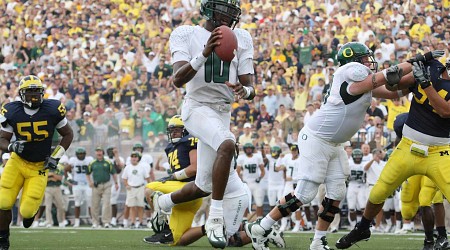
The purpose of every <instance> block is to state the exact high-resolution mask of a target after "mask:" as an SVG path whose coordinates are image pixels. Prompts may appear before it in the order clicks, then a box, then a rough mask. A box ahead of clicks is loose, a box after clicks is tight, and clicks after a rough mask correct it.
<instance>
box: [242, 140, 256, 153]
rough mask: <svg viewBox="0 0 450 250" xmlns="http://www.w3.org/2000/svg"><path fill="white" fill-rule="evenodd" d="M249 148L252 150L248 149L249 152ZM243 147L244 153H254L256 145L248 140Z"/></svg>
mask: <svg viewBox="0 0 450 250" xmlns="http://www.w3.org/2000/svg"><path fill="white" fill-rule="evenodd" d="M248 148H250V149H251V151H248V152H249V153H247V149H248ZM242 149H243V150H244V153H245V154H253V151H254V150H255V146H254V145H253V144H252V143H250V142H247V143H245V144H244V146H243V147H242Z"/></svg>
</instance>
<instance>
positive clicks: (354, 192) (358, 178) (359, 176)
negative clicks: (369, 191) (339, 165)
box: [347, 148, 366, 227]
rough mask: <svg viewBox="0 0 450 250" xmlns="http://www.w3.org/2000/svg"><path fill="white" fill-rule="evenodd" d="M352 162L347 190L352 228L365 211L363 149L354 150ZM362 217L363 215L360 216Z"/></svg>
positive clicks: (350, 162) (350, 163)
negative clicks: (358, 216)
mask: <svg viewBox="0 0 450 250" xmlns="http://www.w3.org/2000/svg"><path fill="white" fill-rule="evenodd" d="M351 159H352V161H349V167H350V176H349V179H348V188H347V206H348V210H349V213H348V218H349V222H350V226H351V227H354V226H355V225H356V220H357V215H358V213H360V212H361V211H364V207H365V205H366V204H365V201H366V200H365V199H366V186H365V185H364V182H365V181H364V165H363V164H362V159H363V152H362V151H361V149H357V148H356V149H353V151H352V158H351ZM360 215H361V214H360Z"/></svg>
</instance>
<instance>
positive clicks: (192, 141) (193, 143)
mask: <svg viewBox="0 0 450 250" xmlns="http://www.w3.org/2000/svg"><path fill="white" fill-rule="evenodd" d="M189 141H191V147H193V146H195V144H197V143H198V138H196V137H189Z"/></svg>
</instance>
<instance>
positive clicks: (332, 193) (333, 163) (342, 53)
mask: <svg viewBox="0 0 450 250" xmlns="http://www.w3.org/2000/svg"><path fill="white" fill-rule="evenodd" d="M337 59H338V61H339V63H340V67H339V68H338V69H337V70H336V72H335V73H334V77H333V82H332V84H331V87H330V88H329V91H328V94H327V95H326V96H325V98H324V103H323V105H321V107H320V109H319V110H317V111H316V112H315V113H314V114H313V115H312V116H311V118H309V119H308V122H307V123H306V124H305V126H304V127H303V129H302V130H301V131H300V133H299V136H298V146H299V149H300V152H301V154H300V162H301V163H302V164H301V166H300V170H299V171H297V174H296V176H294V179H297V180H298V182H297V187H296V189H295V191H293V192H291V193H289V194H287V195H286V196H285V198H283V199H281V200H280V201H279V205H278V206H277V207H275V208H274V209H272V211H271V212H270V213H269V214H268V215H267V216H266V217H264V218H263V219H262V220H261V221H260V222H259V223H253V224H252V223H250V224H248V226H247V227H246V230H247V231H248V232H249V233H250V234H251V238H252V240H253V246H254V247H255V248H262V247H263V243H264V242H265V240H266V237H265V236H264V235H265V234H266V230H268V229H270V227H271V226H272V225H273V224H274V223H275V222H276V221H278V220H279V219H281V218H282V217H285V216H289V215H290V214H291V213H292V212H294V211H296V210H297V209H298V208H299V207H300V206H301V205H303V204H307V203H309V202H311V201H312V200H313V199H314V198H315V197H316V194H317V192H318V188H319V185H320V184H322V183H325V185H326V195H325V198H324V199H323V201H322V207H323V208H322V209H321V211H320V212H319V215H318V217H319V219H318V222H317V225H316V230H315V234H314V238H313V240H312V243H311V245H310V249H312V250H315V249H327V248H329V247H328V242H327V239H326V234H327V229H328V227H329V225H330V223H331V222H332V221H333V219H334V216H335V214H337V213H339V211H340V209H339V204H340V201H341V200H342V199H344V198H345V195H346V186H345V181H346V179H347V176H348V175H349V169H348V160H347V154H346V153H345V150H344V145H343V143H345V142H347V141H349V140H350V138H351V137H352V136H353V135H354V134H356V132H357V131H358V130H359V128H360V125H361V123H362V122H363V120H364V117H365V114H366V110H367V108H368V107H369V106H370V103H371V100H372V97H382V98H387V99H392V98H398V97H399V96H403V95H404V94H406V93H409V90H408V89H405V90H398V91H395V92H393V91H389V90H388V89H387V88H386V86H385V84H387V85H388V87H389V89H398V87H399V86H400V87H403V83H402V82H400V80H401V77H402V76H403V75H404V74H407V73H409V72H410V71H411V65H410V64H409V63H406V62H405V63H402V64H399V65H394V66H391V67H390V68H387V69H385V70H383V71H382V72H377V73H375V72H374V70H376V69H377V67H376V66H377V63H376V61H375V60H374V58H373V53H372V51H371V50H370V49H369V48H368V47H367V46H366V45H364V44H362V43H358V42H350V43H346V44H344V45H343V46H342V47H341V48H340V50H339V51H338V54H337ZM408 84H410V83H408Z"/></svg>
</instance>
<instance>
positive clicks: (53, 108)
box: [42, 99, 66, 118]
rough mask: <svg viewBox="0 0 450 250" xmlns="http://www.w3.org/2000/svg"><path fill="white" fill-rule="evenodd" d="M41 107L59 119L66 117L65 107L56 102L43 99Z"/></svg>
mask: <svg viewBox="0 0 450 250" xmlns="http://www.w3.org/2000/svg"><path fill="white" fill-rule="evenodd" d="M42 107H44V108H48V109H49V111H50V112H52V113H54V114H57V115H59V117H61V118H63V117H65V116H66V106H64V104H63V103H61V102H60V101H58V100H52V99H44V101H43V102H42Z"/></svg>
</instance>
